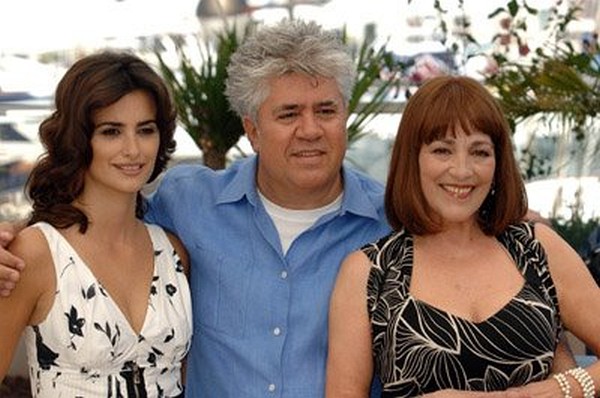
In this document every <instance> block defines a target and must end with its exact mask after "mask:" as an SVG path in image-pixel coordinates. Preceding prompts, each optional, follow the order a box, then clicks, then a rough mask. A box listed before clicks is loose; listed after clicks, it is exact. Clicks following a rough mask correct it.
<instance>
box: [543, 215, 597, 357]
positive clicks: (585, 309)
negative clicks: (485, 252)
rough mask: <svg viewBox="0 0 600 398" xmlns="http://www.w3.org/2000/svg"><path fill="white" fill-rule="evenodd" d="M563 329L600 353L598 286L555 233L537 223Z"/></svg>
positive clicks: (575, 253) (571, 249) (569, 248)
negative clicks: (554, 288) (554, 287)
mask: <svg viewBox="0 0 600 398" xmlns="http://www.w3.org/2000/svg"><path fill="white" fill-rule="evenodd" d="M535 234H536V238H537V239H538V240H539V241H540V242H541V244H542V246H543V248H544V251H545V252H546V254H547V256H548V268H549V270H550V275H551V276H552V280H553V282H554V285H555V286H556V292H557V295H558V303H559V306H560V311H561V320H562V321H563V323H564V324H565V326H566V328H567V329H568V330H569V331H571V333H573V334H574V335H575V336H577V337H578V338H579V339H581V340H582V341H584V342H585V343H586V344H587V345H588V346H589V347H590V348H592V349H593V350H594V352H595V353H596V354H597V355H598V354H600V334H599V333H598V330H600V289H599V288H598V285H596V282H595V281H594V279H593V278H592V275H591V274H590V272H589V270H588V269H587V267H586V266H585V264H584V263H583V260H582V259H581V257H580V256H579V255H578V254H577V252H576V251H575V250H574V249H573V248H571V246H569V244H568V243H567V242H566V241H564V240H563V239H562V238H561V237H560V236H559V235H558V234H557V233H556V232H554V231H553V230H552V229H551V228H550V227H547V226H545V225H541V224H536V226H535Z"/></svg>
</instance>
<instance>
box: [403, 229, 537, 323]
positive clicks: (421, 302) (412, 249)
mask: <svg viewBox="0 0 600 398" xmlns="http://www.w3.org/2000/svg"><path fill="white" fill-rule="evenodd" d="M496 241H497V242H498V243H499V244H500V247H501V248H502V249H503V250H504V251H505V253H506V255H507V256H508V257H509V258H510V259H511V260H512V262H513V264H514V265H515V267H516V268H517V270H518V271H519V273H520V274H521V276H522V278H523V283H522V285H521V287H520V289H519V290H518V291H517V293H515V294H514V295H513V296H512V297H510V298H509V299H508V300H507V301H506V302H505V303H504V304H503V305H502V306H501V307H500V308H498V309H497V310H496V311H494V312H493V313H491V314H490V315H489V316H487V317H485V318H484V319H482V320H480V321H474V320H471V319H468V318H467V317H464V316H461V315H457V314H454V313H452V312H450V311H448V310H445V309H443V308H440V307H438V306H436V305H434V304H431V303H428V302H427V301H424V300H421V299H420V298H418V297H415V296H414V295H413V294H412V293H411V292H410V284H411V283H412V276H413V270H414V260H415V240H414V237H413V236H412V235H410V234H409V235H407V250H408V251H410V252H411V253H412V261H411V263H410V269H409V271H408V275H407V276H408V289H407V291H408V294H407V298H408V299H409V300H412V301H413V302H414V303H415V304H416V305H418V306H421V307H426V308H429V309H431V310H434V311H437V312H440V313H442V314H444V315H445V316H448V317H450V318H453V319H456V320H459V321H461V322H466V323H469V324H471V325H474V326H482V325H485V324H487V323H489V322H490V321H491V320H493V319H495V318H496V317H497V316H498V315H500V314H501V313H502V312H504V311H505V310H506V309H507V308H508V307H509V306H510V305H511V304H512V303H513V302H514V301H515V300H516V299H517V298H519V297H520V296H521V295H522V294H523V292H524V291H525V289H526V287H527V278H526V277H525V275H524V274H523V272H522V269H521V267H520V266H519V264H518V259H517V258H515V257H514V256H513V255H512V253H511V252H510V250H508V248H507V247H506V246H505V245H504V243H503V241H502V240H501V239H498V238H496Z"/></svg>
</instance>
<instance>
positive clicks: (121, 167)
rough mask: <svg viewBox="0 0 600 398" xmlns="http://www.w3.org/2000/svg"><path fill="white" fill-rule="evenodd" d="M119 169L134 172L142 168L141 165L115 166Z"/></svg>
mask: <svg viewBox="0 0 600 398" xmlns="http://www.w3.org/2000/svg"><path fill="white" fill-rule="evenodd" d="M117 167H118V168H119V169H121V170H125V171H136V170H139V169H141V168H142V166H141V165H139V164H136V165H120V166H117Z"/></svg>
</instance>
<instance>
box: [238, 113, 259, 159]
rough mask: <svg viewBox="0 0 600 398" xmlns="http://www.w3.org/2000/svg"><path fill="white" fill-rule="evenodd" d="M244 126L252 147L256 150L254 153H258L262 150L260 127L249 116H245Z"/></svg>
mask: <svg viewBox="0 0 600 398" xmlns="http://www.w3.org/2000/svg"><path fill="white" fill-rule="evenodd" d="M242 125H243V126H244V132H245V133H246V137H248V141H250V145H252V149H254V152H256V153H258V152H259V149H260V145H259V143H258V141H259V140H258V126H257V125H256V123H254V122H253V121H252V119H250V118H249V117H248V116H244V118H243V119H242Z"/></svg>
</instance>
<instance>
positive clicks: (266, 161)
mask: <svg viewBox="0 0 600 398" xmlns="http://www.w3.org/2000/svg"><path fill="white" fill-rule="evenodd" d="M269 87H270V90H269V96H268V97H267V99H266V100H265V101H264V102H263V104H262V105H261V107H260V109H259V111H258V117H257V122H256V123H254V122H253V121H252V120H251V119H249V118H245V119H244V128H245V130H246V133H247V135H248V139H249V140H250V142H251V144H252V147H253V148H254V150H255V151H256V153H258V155H259V157H258V159H259V161H258V162H259V163H258V173H257V183H258V187H259V189H260V191H261V193H262V194H263V195H265V196H266V197H267V198H268V199H269V200H271V201H272V202H274V203H276V204H278V205H280V206H282V207H286V208H290V209H310V208H317V207H321V206H323V205H325V204H328V203H330V202H331V201H333V200H334V199H335V198H336V197H337V196H338V195H339V194H340V193H341V192H342V177H341V166H342V161H343V159H344V154H345V152H346V121H347V118H348V115H347V110H346V106H345V104H344V101H343V99H342V95H341V94H340V91H339V88H338V86H337V83H336V82H335V80H333V79H326V78H315V77H310V76H307V75H304V74H299V73H290V74H286V75H283V76H280V77H277V78H274V79H273V80H271V81H270V86H269Z"/></svg>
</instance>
